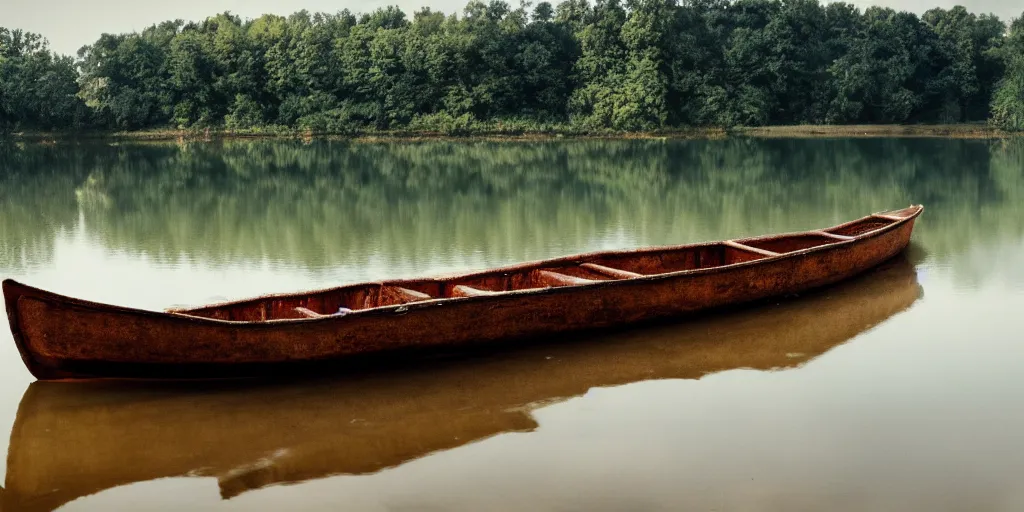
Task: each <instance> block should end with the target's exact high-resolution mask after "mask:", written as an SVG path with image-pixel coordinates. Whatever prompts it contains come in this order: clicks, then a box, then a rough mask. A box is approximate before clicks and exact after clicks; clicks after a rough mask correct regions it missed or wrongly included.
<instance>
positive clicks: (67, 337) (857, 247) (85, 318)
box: [3, 206, 923, 380]
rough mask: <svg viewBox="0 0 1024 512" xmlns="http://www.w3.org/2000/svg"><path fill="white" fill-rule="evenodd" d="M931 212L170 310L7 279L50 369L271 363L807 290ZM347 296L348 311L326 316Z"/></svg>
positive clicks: (880, 258) (88, 372)
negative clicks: (129, 305)
mask: <svg viewBox="0 0 1024 512" xmlns="http://www.w3.org/2000/svg"><path fill="white" fill-rule="evenodd" d="M922 211H923V207H921V206H911V207H909V208H905V209H902V210H898V211H890V212H883V213H878V214H872V215H869V216H867V217H863V218H861V219H857V220H855V221H851V222H848V223H845V224H840V225H838V226H834V227H832V228H827V229H823V230H816V231H809V232H803V233H788V234H781V235H771V236H763V237H753V238H746V239H738V240H728V241H722V242H710V243H704V244H692V245H682V246H672V247H656V248H649V249H643V250H636V251H609V252H599V253H590V254H583V255H575V256H568V257H563V258H557V259H551V260H544V261H538V262H531V263H524V264H520V265H515V266H510V267H504V268H498V269H491V270H485V271H479V272H472V273H466V274H460V275H453V276H446V277H441V278H424V279H407V280H392V281H378V282H373V283H359V284H354V285H347V286H343V287H337V288H332V289H327V290H320V291H315V292H303V293H295V294H287V295H274V296H266V297H258V298H253V299H247V300H241V301H234V302H230V303H224V304H215V305H211V306H204V307H199V308H191V309H183V310H171V311H165V312H156V311H146V310H139V309H132V308H127V307H121V306H113V305H106V304H99V303H95V302H89V301H84V300H80V299H75V298H71V297H66V296H62V295H57V294H54V293H50V292H47V291H44V290H40V289H37V288H32V287H29V286H26V285H23V284H20V283H16V282H14V281H10V280H8V281H4V283H3V291H4V298H5V302H6V306H7V314H8V318H9V321H10V325H11V330H12V332H13V334H14V340H15V342H16V344H17V345H18V349H19V351H20V352H21V355H22V358H23V360H24V362H25V364H26V366H27V367H28V369H29V371H31V372H32V374H33V375H34V376H35V377H36V378H38V379H40V380H53V379H82V378H86V379H88V378H176V379H178V378H186V379H187V378H210V377H220V376H239V375H256V374H264V373H271V374H273V373H275V372H277V371H278V370H279V369H280V368H282V367H284V366H286V365H289V364H297V363H320V362H331V361H339V360H343V359H346V358H350V357H352V356H360V355H368V354H376V355H380V354H385V355H386V354H389V353H392V351H395V350H399V349H423V348H439V347H447V348H453V347H464V346H468V345H476V344H481V343H487V342H497V341H503V340H515V339H524V338H531V337H543V336H550V335H552V334H559V333H567V332H570V331H580V330H587V329H599V328H609V327H616V326H623V325H627V324H631V323H636V322H643V321H651V320H656V319H664V318H669V317H678V316H682V315H686V314H692V313H695V312H699V311H703V310H707V309H711V308H719V307H723V306H730V305H734V304H741V303H747V302H751V301H756V300H759V299H765V298H768V297H774V296H782V295H788V294H793V293H798V292H802V291H805V290H809V289H812V288H817V287H821V286H825V285H829V284H832V283H835V282H838V281H841V280H844V279H847V278H850V277H852V276H855V275H857V274H859V273H862V272H864V271H866V270H868V269H870V268H872V267H875V266H877V265H879V264H881V263H882V262H884V261H886V260H888V259H890V258H892V257H893V256H895V255H897V254H899V253H900V252H902V251H903V250H904V249H905V248H906V247H907V245H908V244H909V242H910V238H911V234H912V232H913V228H914V221H915V219H916V218H917V217H918V216H919V215H920V214H921V212H922ZM339 308H342V309H343V311H345V312H346V314H341V315H336V314H331V313H333V312H335V311H338V310H339ZM347 310H350V312H348V311H347Z"/></svg>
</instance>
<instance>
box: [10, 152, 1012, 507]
mask: <svg viewBox="0 0 1024 512" xmlns="http://www.w3.org/2000/svg"><path fill="white" fill-rule="evenodd" d="M911 203H915V204H916V203H921V204H924V205H925V207H926V209H925V212H924V214H923V215H922V217H921V218H920V219H919V220H918V222H917V227H916V229H915V232H914V241H913V244H912V247H911V248H910V249H909V250H908V251H907V252H906V254H905V255H903V256H901V257H899V258H897V259H896V260H893V261H891V262H889V263H887V264H886V265H884V266H883V267H881V268H879V269H877V270H876V271H873V272H870V273H869V274H867V275H865V276H863V277H861V278H858V279H855V280H853V281H850V282H847V283H843V284H841V285H837V286H834V287H830V288H828V289H825V290H820V291H817V292H814V293H809V294H806V295H803V296H801V297H796V298H787V299H784V300H779V301H775V302H772V303H769V304H765V305H760V306H757V307H753V308H744V309H741V310H738V311H732V312H727V313H718V314H714V315H708V316H706V317H702V318H699V319H693V320H689V321H683V322H679V323H675V324H671V325H663V326H658V327H645V328H642V329H635V330H630V331H627V332H624V333H618V334H604V335H594V336H591V337H587V338H585V339H576V340H572V341H567V342H566V343H562V344H553V345H544V346H530V347H526V348H522V349H516V350H509V351H506V352H502V353H498V354H481V355H477V356H475V357H472V358H470V359H468V360H467V359H456V360H444V361H437V362H433V363H429V364H422V365H419V366H416V367H413V368H408V369H406V370H403V371H390V372H382V373H376V374H373V373H371V374H363V375H349V376H336V377H330V378H326V377H318V378H315V379H308V380H304V381H302V382H289V383H261V384H217V385H213V384H209V385H199V386H197V385H190V386H184V385H175V386H171V385H127V384H118V385H112V384H99V385H95V384H88V385H87V384H67V383H33V379H32V377H31V376H30V374H29V373H28V372H27V371H26V370H25V369H24V366H23V365H22V362H21V360H20V358H19V355H18V352H17V350H16V348H15V347H14V344H13V341H12V339H11V335H10V331H9V329H8V328H7V323H6V317H5V318H3V319H0V320H3V322H2V325H3V328H2V330H0V453H3V452H5V453H7V457H6V462H4V461H3V459H0V474H4V475H5V478H4V480H3V481H4V484H3V486H2V487H3V488H2V490H0V502H2V504H3V506H2V507H0V509H2V510H3V512H13V511H21V510H54V509H58V508H59V509H61V510H67V511H73V510H114V509H119V510H180V509H188V510H322V509H331V510H340V509H344V510H371V511H385V510H386V511H395V510H430V511H440V510H458V511H479V510H538V511H559V512H561V511H600V510H609V511H611V510H645V511H647V510H652V511H653V510H687V511H731V510H736V511H762V510H765V511H780V512H781V511H785V512H794V511H818V510H833V511H861V510H878V511H882V510H901V511H906V510H914V511H929V512H933V511H953V510H958V511H959V510H978V511H981V510H984V511H1017V510H1022V509H1024V450H1021V446H1024V407H1022V404H1024V371H1022V369H1024V314H1022V312H1024V141H1017V142H1013V141H1011V142H1000V141H995V142H993V141H968V140H942V139H820V140H784V139H779V140H751V139H728V140H701V141H555V142H545V143H536V142H509V143H490V142H479V143H477V142H465V143H449V142H429V143H389V144H353V143H349V142H327V141H322V142H314V143H311V144H303V143H301V142H281V141H273V142H271V141H261V142H252V141H239V142H223V143H220V142H213V143H194V144H185V145H175V144H173V143H158V144H100V143H88V144H86V143H82V144H73V143H60V144H52V145H34V144H5V145H0V277H4V278H6V277H12V278H16V279H19V280H21V281H23V282H26V283H27V284H31V285H36V286H40V287H43V288H47V289H50V290H52V291H56V292H59V293H64V294H69V295H73V296H77V297H81V298H85V299H91V300H97V301H102V302H108V303H113V304H119V305H128V306H136V307H143V308H152V309H163V308H166V307H171V306H180V305H191V304H200V303H206V302H213V301H221V300H225V299H233V298H241V297H245V296H250V295H258V294H263V293H267V292H284V291H293V290H301V289H306V288H322V287H326V286H331V285H336V284H343V283H350V282H355V281H362V280H368V279H377V278H384V277H414V276H422V275H429V274H433V273H441V272H450V271H456V270H465V269H474V268H483V267H489V266H496V265H502V264H507V263H513V262H518V261H523V260H531V259H539V258H546V257H553V256H558V255H564V254H571V253H577V252H584V251H592V250H597V249H606V248H629V247H635V246H643V245H657V244H678V243H686V242H697V241H705V240H715V239H722V238H734V237H742V236H748V235H759V234H766V233H772V232H780V231H795V230H805V229H812V228H822V227H827V226H830V225H833V224H838V223H841V222H844V221H846V220H852V219H854V218H857V217H861V216H863V215H866V214H868V213H871V212H875V211H879V210H886V209H894V208H902V207H905V206H908V205H910V204H911ZM0 314H3V313H0ZM481 321H486V319H485V318H482V319H481ZM8 434H9V435H8Z"/></svg>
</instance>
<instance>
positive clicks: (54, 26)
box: [0, 0, 1024, 54]
mask: <svg viewBox="0 0 1024 512" xmlns="http://www.w3.org/2000/svg"><path fill="white" fill-rule="evenodd" d="M549 1H550V0H549ZM466 3H467V1H466V0H390V1H388V0H365V1H359V0H173V1H170V2H168V1H159V2H154V1H146V0H51V1H47V0H0V26H2V27H7V28H20V29H24V30H28V31H30V32H37V33H40V34H42V35H43V36H45V37H46V38H47V39H49V40H50V44H51V46H52V48H53V49H54V50H56V51H58V52H60V53H67V54H74V53H75V52H77V51H78V48H80V47H81V46H83V45H86V44H89V43H92V42H93V41H95V40H96V39H97V38H99V36H100V34H102V33H104V32H110V33H120V32H132V31H135V30H141V29H143V28H145V27H147V26H149V25H152V24H154V23H158V22H161V21H165V20H173V19H178V18H181V19H184V20H200V19H203V18H205V17H207V16H210V15H213V14H216V13H218V12H223V11H231V12H233V13H235V14H238V15H240V16H242V17H243V18H255V17H258V16H260V15H261V14H265V13H274V14H289V13H292V12H295V11H298V10H301V9H307V10H309V11H313V12H316V11H325V12H337V11H340V10H342V9H345V8H348V9H350V10H352V11H355V12H368V11H372V10H374V9H376V8H377V7H381V6H384V5H399V6H400V7H401V8H402V9H403V10H405V11H406V13H407V14H412V12H413V11H415V10H418V9H419V8H420V7H422V6H424V5H426V6H429V7H430V8H431V9H434V10H440V11H444V12H449V13H450V12H457V11H461V10H462V8H463V7H464V6H465V5H466ZM509 3H511V4H514V5H517V4H518V1H516V0H512V1H510V2H509ZM533 3H534V4H536V3H537V1H534V2H533ZM552 3H554V4H557V3H558V2H557V1H554V2H552ZM850 3H853V4H855V5H858V6H860V7H867V6H870V5H883V6H888V7H892V8H894V9H901V10H909V11H913V12H916V13H918V14H920V13H923V12H924V11H926V10H928V9H930V8H932V7H945V8H949V7H952V6H954V5H957V4H960V5H963V6H964V7H966V8H967V9H968V10H970V11H972V12H975V13H979V14H980V13H994V14H997V15H999V16H1000V17H1001V18H1003V19H1004V20H1006V21H1009V20H1010V19H1011V18H1014V17H1018V16H1020V14H1021V12H1022V11H1024V2H1022V1H1021V0H960V1H957V0H850Z"/></svg>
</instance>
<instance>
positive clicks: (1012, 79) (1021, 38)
mask: <svg viewBox="0 0 1024 512" xmlns="http://www.w3.org/2000/svg"><path fill="white" fill-rule="evenodd" d="M1002 54H1003V55H1004V59H1005V62H1006V75H1005V76H1004V77H1003V79H1002V80H1001V81H1000V82H999V85H998V87H997V89H996V92H995V96H994V97H993V101H992V123H993V124H995V125H996V126H998V127H1000V128H1002V129H1005V130H1013V131H1024V16H1021V17H1020V18H1018V19H1017V20H1015V21H1014V23H1013V26H1012V27H1011V28H1010V34H1009V37H1008V38H1007V41H1006V44H1005V46H1004V47H1003V48H1002Z"/></svg>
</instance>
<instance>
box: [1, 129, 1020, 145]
mask: <svg viewBox="0 0 1024 512" xmlns="http://www.w3.org/2000/svg"><path fill="white" fill-rule="evenodd" d="M1016 135H1020V134H1013V133H1008V132H1004V131H1000V130H997V129H995V128H992V127H990V126H988V125H986V124H942V125H841V126H840V125H831V126H827V125H798V126H763V127H736V128H731V129H724V128H692V129H676V130H660V131H653V132H619V131H611V130H606V131H594V130H581V129H578V128H574V127H572V126H568V125H566V126H555V127H552V128H549V129H545V130H543V131H526V130H503V129H493V128H490V129H480V130H471V131H464V132H459V133H447V132H441V131H414V130H398V131H365V132H360V133H348V134H338V133H318V132H311V131H301V130H292V129H285V128H269V129H252V130H225V129H209V130H177V129H162V130H141V131H132V132H97V131H90V132H18V133H14V134H11V135H10V137H11V138H13V139H15V140H21V141H30V142H40V143H55V142H58V141H66V140H103V141H114V142H117V141H124V142H132V141H137V142H145V141H179V142H185V141H212V140H224V139H290V140H294V139H302V140H314V139H327V140H352V141H356V142H383V141H419V140H487V141H539V140H552V139H561V138H571V139H601V138H606V139H716V138H724V137H756V138H822V137H938V138H956V139H992V138H1006V137H1011V136H1016Z"/></svg>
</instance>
